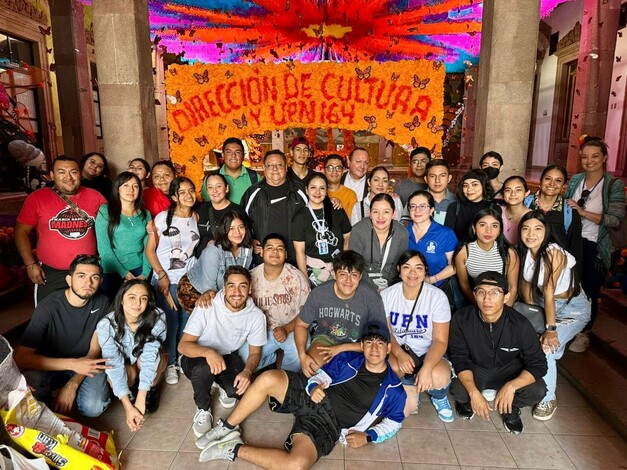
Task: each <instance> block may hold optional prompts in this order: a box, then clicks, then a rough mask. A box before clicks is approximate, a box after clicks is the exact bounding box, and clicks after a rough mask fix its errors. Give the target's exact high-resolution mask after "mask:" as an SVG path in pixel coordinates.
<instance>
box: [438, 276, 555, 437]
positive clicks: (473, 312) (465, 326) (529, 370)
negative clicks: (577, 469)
mask: <svg viewBox="0 0 627 470" xmlns="http://www.w3.org/2000/svg"><path fill="white" fill-rule="evenodd" d="M475 282H476V287H475V289H474V291H473V292H474V296H475V299H476V301H477V305H468V306H466V307H463V308H461V309H459V310H458V311H457V312H456V313H455V315H454V316H453V320H452V322H451V334H450V339H449V359H450V360H451V362H452V363H453V368H454V369H455V372H456V373H457V378H455V379H453V382H452V384H451V392H452V394H453V396H454V397H455V400H456V402H457V403H456V409H457V414H458V415H459V417H460V418H462V419H472V418H473V416H474V415H475V414H477V415H479V416H480V417H481V418H483V419H485V420H488V419H490V410H491V409H492V408H490V405H489V404H488V400H486V398H485V397H484V396H483V394H482V392H483V391H484V390H488V389H490V390H497V393H496V397H495V398H494V408H495V409H496V410H497V411H498V412H499V413H500V414H501V416H502V418H503V425H504V426H505V429H506V430H507V431H509V432H510V433H512V434H520V433H521V432H522V431H523V423H522V420H521V419H520V409H521V408H524V407H525V406H532V405H535V404H536V403H538V402H540V400H542V398H544V395H545V393H546V385H545V383H544V380H543V379H542V377H544V375H545V374H546V371H547V362H546V356H545V354H544V352H543V351H542V347H541V344H540V341H539V340H538V335H537V334H536V332H535V331H534V329H533V326H531V323H530V322H529V320H527V318H525V317H524V316H523V315H521V314H520V313H518V312H517V311H516V310H514V309H513V308H511V307H509V306H507V305H506V302H507V300H508V299H509V293H508V292H507V279H505V277H504V276H503V275H502V274H501V273H498V272H496V271H486V272H484V273H482V274H480V275H479V276H477V279H476V281H475Z"/></svg>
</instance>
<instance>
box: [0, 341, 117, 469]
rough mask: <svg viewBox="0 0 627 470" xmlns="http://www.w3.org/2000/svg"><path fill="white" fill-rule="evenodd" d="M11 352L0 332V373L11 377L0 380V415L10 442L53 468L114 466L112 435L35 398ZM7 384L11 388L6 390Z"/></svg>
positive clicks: (109, 467)
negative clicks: (49, 406) (8, 379)
mask: <svg viewBox="0 0 627 470" xmlns="http://www.w3.org/2000/svg"><path fill="white" fill-rule="evenodd" d="M11 353H12V350H11V347H10V346H9V344H8V342H7V341H6V339H5V338H3V337H2V336H0V377H3V379H4V378H5V377H7V378H10V380H11V382H9V383H7V382H4V380H3V381H2V382H3V385H2V386H1V388H0V406H1V408H0V417H1V418H2V421H3V422H4V426H5V428H6V430H7V432H8V433H9V436H11V439H12V440H13V442H15V443H16V444H18V445H19V446H20V447H22V448H23V449H25V450H27V451H28V452H29V453H31V454H33V455H34V456H36V457H44V458H45V459H46V462H47V463H48V464H50V465H52V466H54V467H56V468H62V469H69V470H117V469H118V468H119V465H118V460H117V457H116V455H117V454H116V451H115V444H114V443H113V436H111V435H110V434H108V433H103V432H98V431H96V430H94V429H91V428H89V427H87V426H83V425H82V424H80V423H78V422H76V421H74V420H72V419H70V418H66V417H64V416H57V415H56V414H54V413H53V412H52V411H51V410H50V409H48V407H47V406H46V405H44V404H43V403H40V402H38V401H37V400H36V399H35V397H33V395H32V393H31V391H30V389H29V388H28V386H27V385H26V379H25V378H24V376H23V375H22V374H20V373H19V370H17V366H16V365H15V362H14V361H13V357H12V354H11ZM15 371H17V374H15ZM16 382H17V383H16ZM7 387H9V388H11V391H9V392H8V393H6V389H7Z"/></svg>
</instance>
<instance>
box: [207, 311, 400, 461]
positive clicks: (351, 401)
mask: <svg viewBox="0 0 627 470" xmlns="http://www.w3.org/2000/svg"><path fill="white" fill-rule="evenodd" d="M364 331H365V333H364V335H363V336H362V338H361V342H360V343H359V345H360V348H361V352H352V351H351V352H344V353H340V354H338V355H337V356H335V357H334V358H333V359H332V360H331V361H330V362H329V363H328V364H326V365H324V366H323V367H322V369H320V370H319V371H318V373H317V374H316V375H315V376H313V377H311V378H310V379H309V380H307V378H306V377H305V376H304V375H303V374H302V373H296V372H287V371H281V370H272V371H268V372H264V373H263V374H261V375H260V376H259V377H258V378H257V379H256V380H255V382H254V383H253V384H252V385H251V386H250V388H249V389H248V391H247V392H246V394H245V395H244V397H243V398H242V400H241V401H240V402H239V404H238V406H237V407H236V408H235V410H233V413H232V414H231V416H229V417H228V418H227V419H226V420H225V421H223V420H218V422H217V423H216V426H215V427H214V428H213V429H212V430H211V431H209V432H208V433H207V434H206V435H205V436H203V438H202V439H200V440H199V441H197V442H196V445H197V446H199V447H200V446H204V448H203V451H202V452H201V453H200V459H199V460H200V461H201V462H205V461H208V460H215V459H227V460H231V461H233V460H235V458H237V457H239V458H241V459H243V460H246V461H248V462H251V463H253V464H255V465H257V466H259V467H262V468H285V469H291V468H310V467H311V466H312V465H313V464H315V463H316V461H317V460H318V459H319V458H320V457H323V456H325V455H328V454H329V453H330V452H331V451H332V450H333V447H334V446H335V443H336V442H337V440H338V439H339V440H340V442H341V443H343V444H344V445H348V446H349V447H353V448H358V447H363V446H365V445H367V444H368V443H369V442H375V443H380V442H383V441H385V440H386V439H389V438H390V437H392V436H394V434H396V432H397V431H398V430H399V429H400V428H401V425H402V421H403V418H404V414H403V408H404V406H405V398H406V396H405V391H404V390H403V386H402V384H401V381H400V379H399V378H398V377H397V376H396V374H395V373H394V372H393V371H392V368H391V367H390V365H389V363H388V361H387V359H386V358H387V355H388V354H389V353H390V349H391V345H390V332H389V330H388V327H387V324H386V323H370V324H368V325H367V326H366V328H364ZM266 400H267V401H268V404H269V406H270V409H271V410H272V411H274V412H277V413H293V414H294V415H295V417H296V419H295V421H294V425H293V426H292V430H291V432H290V434H289V436H288V437H287V440H286V441H285V450H283V449H270V448H261V447H254V446H252V445H247V444H244V442H243V441H242V438H241V436H240V430H239V425H240V424H241V423H242V422H243V421H244V420H245V419H246V418H247V417H248V416H250V415H251V414H252V413H253V412H254V411H255V410H257V409H258V408H259V407H260V406H261V405H262V404H263V403H264V402H266ZM379 418H382V419H381V420H379ZM375 422H378V424H376V425H374V423H375Z"/></svg>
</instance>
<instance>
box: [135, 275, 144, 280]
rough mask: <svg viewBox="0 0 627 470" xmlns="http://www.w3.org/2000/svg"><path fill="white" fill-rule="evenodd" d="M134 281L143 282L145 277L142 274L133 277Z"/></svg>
mask: <svg viewBox="0 0 627 470" xmlns="http://www.w3.org/2000/svg"><path fill="white" fill-rule="evenodd" d="M135 279H141V280H142V281H145V280H146V276H144V275H143V274H140V275H139V276H135Z"/></svg>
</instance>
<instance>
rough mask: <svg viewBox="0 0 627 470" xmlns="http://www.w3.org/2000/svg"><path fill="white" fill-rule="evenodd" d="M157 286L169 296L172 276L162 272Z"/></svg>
mask: <svg viewBox="0 0 627 470" xmlns="http://www.w3.org/2000/svg"><path fill="white" fill-rule="evenodd" d="M157 288H158V289H159V292H161V293H162V294H163V295H164V296H167V295H168V292H170V278H169V277H168V275H167V274H166V273H164V274H161V277H160V278H159V280H158V281H157Z"/></svg>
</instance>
